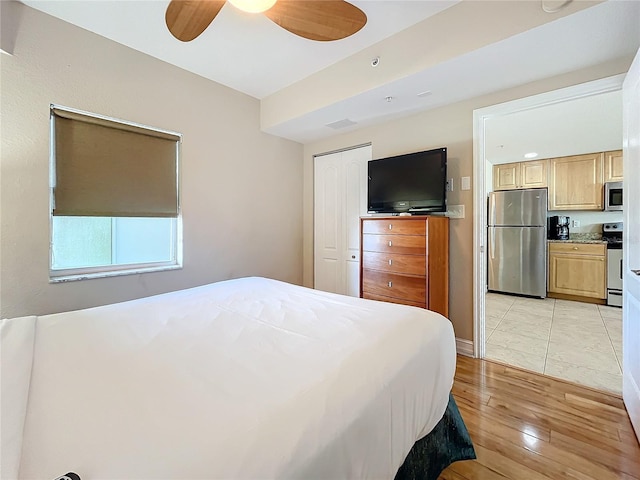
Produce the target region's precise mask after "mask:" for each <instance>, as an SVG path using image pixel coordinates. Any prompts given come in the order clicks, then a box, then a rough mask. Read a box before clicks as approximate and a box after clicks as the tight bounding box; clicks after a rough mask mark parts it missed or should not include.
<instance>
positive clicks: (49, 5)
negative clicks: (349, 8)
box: [21, 0, 459, 98]
mask: <svg viewBox="0 0 640 480" xmlns="http://www.w3.org/2000/svg"><path fill="white" fill-rule="evenodd" d="M21 1H22V3H25V4H26V5H29V6H30V7H33V8H36V9H38V10H41V11H43V12H46V13H49V14H50V15H53V16H54V17H58V18H61V19H63V20H65V21H67V22H69V23H73V24H74V25H78V26H80V27H82V28H85V29H86V30H89V31H92V32H95V33H98V34H100V35H102V36H104V37H107V38H110V39H111V40H115V41H116V42H118V43H121V44H123V45H126V46H128V47H131V48H133V49H135V50H139V51H141V52H144V53H147V54H149V55H151V56H154V57H156V58H159V59H161V60H164V61H165V62H168V63H171V64H173V65H177V66H179V67H181V68H184V69H185V70H189V71H191V72H193V73H197V74H198V75H201V76H203V77H205V78H209V79H210V80H214V81H216V82H218V83H221V84H223V85H226V86H228V87H231V88H233V89H235V90H239V91H241V92H244V93H246V94H248V95H251V96H252V97H256V98H263V97H266V96H267V95H270V94H272V93H274V92H276V91H278V90H280V89H282V88H284V87H286V86H287V85H290V84H292V83H295V82H297V81H298V80H302V79H303V78H305V77H307V76H309V75H311V74H313V73H315V72H317V71H319V70H322V69H323V68H326V67H328V66H329V65H331V64H333V63H335V62H337V61H338V60H342V59H343V58H346V57H348V56H349V55H352V54H354V53H356V52H358V51H360V50H362V49H363V48H364V47H367V46H369V45H372V44H374V43H377V42H379V41H380V40H383V39H384V38H386V37H388V36H390V35H392V34H394V33H396V32H398V31H400V30H404V29H405V28H407V27H409V26H411V25H413V24H415V23H417V22H419V21H421V20H423V19H425V18H427V17H429V16H431V15H433V14H435V13H437V12H439V11H441V10H444V9H445V8H447V7H449V6H451V5H453V4H456V3H458V1H459V0H447V1H415V0H414V1H411V0H392V1H389V0H386V1H376V0H354V1H351V2H350V3H353V4H354V5H356V6H358V7H360V9H361V10H363V11H364V12H365V13H366V14H367V24H366V25H365V27H364V28H363V29H362V30H361V31H360V32H358V33H357V34H356V35H353V36H351V37H349V38H346V39H343V40H338V41H335V42H314V41H311V40H307V39H304V38H301V37H298V36H296V35H293V34H292V33H289V32H287V31H286V30H284V29H282V28H280V27H279V26H278V25H276V24H275V23H273V22H272V21H271V20H269V19H268V18H267V17H266V16H264V15H256V14H249V13H245V12H242V11H240V10H238V9H236V8H235V7H234V6H233V5H231V4H230V3H229V2H227V4H226V5H225V6H224V7H223V8H222V10H221V11H220V13H219V14H218V16H217V17H216V18H215V19H214V20H213V22H212V23H211V25H209V27H208V28H207V29H206V30H205V31H204V32H203V33H202V34H201V35H200V36H199V37H198V38H196V39H195V40H193V41H191V42H180V41H178V40H176V39H175V38H174V37H173V36H172V35H171V34H170V33H169V31H168V30H167V27H166V24H165V19H164V14H165V11H166V9H167V5H168V4H169V0H127V1H124V0H82V1H78V0H21Z"/></svg>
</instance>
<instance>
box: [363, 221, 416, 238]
mask: <svg viewBox="0 0 640 480" xmlns="http://www.w3.org/2000/svg"><path fill="white" fill-rule="evenodd" d="M426 231H427V230H426V226H425V221H424V220H407V219H403V220H397V219H371V220H367V219H365V220H362V233H376V234H395V235H424V234H425V233H426Z"/></svg>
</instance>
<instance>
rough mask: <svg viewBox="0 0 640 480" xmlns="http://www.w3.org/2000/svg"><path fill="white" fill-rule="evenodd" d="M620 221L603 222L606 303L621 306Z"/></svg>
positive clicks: (621, 250)
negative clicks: (605, 258) (605, 249)
mask: <svg viewBox="0 0 640 480" xmlns="http://www.w3.org/2000/svg"><path fill="white" fill-rule="evenodd" d="M622 231H623V230H622V222H615V223H603V224H602V238H603V240H606V241H607V305H611V306H614V307H622V252H623V249H622Z"/></svg>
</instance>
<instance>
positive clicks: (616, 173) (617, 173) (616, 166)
mask: <svg viewBox="0 0 640 480" xmlns="http://www.w3.org/2000/svg"><path fill="white" fill-rule="evenodd" d="M604 181H605V182H621V181H622V150H615V151H613V152H605V153H604Z"/></svg>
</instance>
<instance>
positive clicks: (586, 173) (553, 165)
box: [549, 153, 604, 210]
mask: <svg viewBox="0 0 640 480" xmlns="http://www.w3.org/2000/svg"><path fill="white" fill-rule="evenodd" d="M603 159H604V153H591V154H588V155H576V156H573V157H562V158H552V159H550V160H549V169H550V171H549V210H602V201H603V198H602V186H603V183H602V178H603V171H602V170H603V168H602V164H603Z"/></svg>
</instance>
